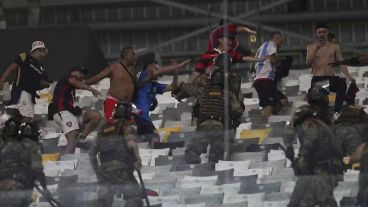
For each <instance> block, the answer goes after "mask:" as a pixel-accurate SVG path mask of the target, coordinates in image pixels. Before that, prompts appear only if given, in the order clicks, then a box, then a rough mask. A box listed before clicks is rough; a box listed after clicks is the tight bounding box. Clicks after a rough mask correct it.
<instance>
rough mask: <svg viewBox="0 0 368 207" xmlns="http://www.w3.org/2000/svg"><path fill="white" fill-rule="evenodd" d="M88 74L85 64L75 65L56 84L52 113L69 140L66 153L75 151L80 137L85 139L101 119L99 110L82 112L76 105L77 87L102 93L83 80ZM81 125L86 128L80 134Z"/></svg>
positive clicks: (97, 94)
mask: <svg viewBox="0 0 368 207" xmlns="http://www.w3.org/2000/svg"><path fill="white" fill-rule="evenodd" d="M86 74H87V69H85V68H84V67H83V66H76V67H73V68H72V69H71V70H70V72H69V74H68V75H66V76H64V77H62V78H61V79H60V80H59V81H58V83H57V84H56V86H55V90H54V96H53V99H52V105H51V107H52V109H51V110H52V111H51V113H52V115H53V119H54V120H55V121H56V122H57V123H58V124H59V125H60V126H61V128H62V129H63V132H64V133H65V137H66V139H67V140H68V144H67V147H66V153H74V151H75V148H76V145H77V141H78V137H79V139H82V140H83V139H85V138H86V137H87V135H88V134H89V133H90V132H91V131H92V130H94V129H95V128H96V127H97V125H98V123H99V122H100V120H101V115H100V113H99V112H97V111H86V112H85V113H82V110H81V108H79V107H78V106H76V107H75V106H74V97H75V89H83V90H88V91H91V92H92V94H93V95H94V96H96V97H97V96H99V95H101V94H100V92H99V91H98V90H96V89H94V88H92V87H90V86H89V85H87V84H85V83H83V82H82V79H83V78H84V76H85V75H86ZM79 125H83V126H84V129H83V130H82V131H81V133H80V134H79V136H78V133H79Z"/></svg>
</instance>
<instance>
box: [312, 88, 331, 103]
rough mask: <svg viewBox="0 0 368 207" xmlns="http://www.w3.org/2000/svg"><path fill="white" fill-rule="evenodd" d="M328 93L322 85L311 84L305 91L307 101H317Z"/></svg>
mask: <svg viewBox="0 0 368 207" xmlns="http://www.w3.org/2000/svg"><path fill="white" fill-rule="evenodd" d="M328 94H329V92H328V90H327V89H325V88H323V87H322V86H319V85H315V86H312V87H311V88H310V89H309V90H308V93H307V98H308V102H311V101H312V102H313V101H318V100H321V99H322V98H324V97H325V96H327V95H328Z"/></svg>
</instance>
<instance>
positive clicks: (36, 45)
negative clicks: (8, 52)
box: [31, 41, 49, 53]
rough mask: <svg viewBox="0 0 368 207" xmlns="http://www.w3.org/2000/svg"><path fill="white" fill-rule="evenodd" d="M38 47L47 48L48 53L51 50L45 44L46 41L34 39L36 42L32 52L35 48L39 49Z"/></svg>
mask: <svg viewBox="0 0 368 207" xmlns="http://www.w3.org/2000/svg"><path fill="white" fill-rule="evenodd" d="M38 48H44V49H45V50H46V53H47V52H48V51H49V50H48V49H47V48H46V45H45V43H44V42H42V41H34V42H33V43H32V49H31V53H32V52H33V51H34V50H36V49H38Z"/></svg>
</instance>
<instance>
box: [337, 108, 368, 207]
mask: <svg viewBox="0 0 368 207" xmlns="http://www.w3.org/2000/svg"><path fill="white" fill-rule="evenodd" d="M335 123H336V126H335V127H334V129H335V134H336V139H337V141H338V142H339V143H340V146H341V149H342V151H343V153H344V156H349V157H350V163H357V162H360V174H359V194H358V205H357V206H364V207H365V206H368V176H367V175H368V174H367V173H368V150H367V144H366V143H367V141H368V134H367V131H368V114H367V113H366V112H365V111H364V108H363V107H361V106H347V107H345V108H344V109H342V110H341V113H340V116H339V118H338V119H337V120H336V121H335Z"/></svg>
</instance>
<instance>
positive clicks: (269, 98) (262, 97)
mask: <svg viewBox="0 0 368 207" xmlns="http://www.w3.org/2000/svg"><path fill="white" fill-rule="evenodd" d="M253 85H254V88H255V89H256V91H257V94H258V98H259V106H261V107H265V106H276V105H277V104H279V103H280V100H281V99H287V97H286V96H285V95H284V94H283V93H282V92H281V91H279V90H277V85H276V82H275V81H273V80H270V79H261V80H256V81H255V82H254V83H253Z"/></svg>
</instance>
